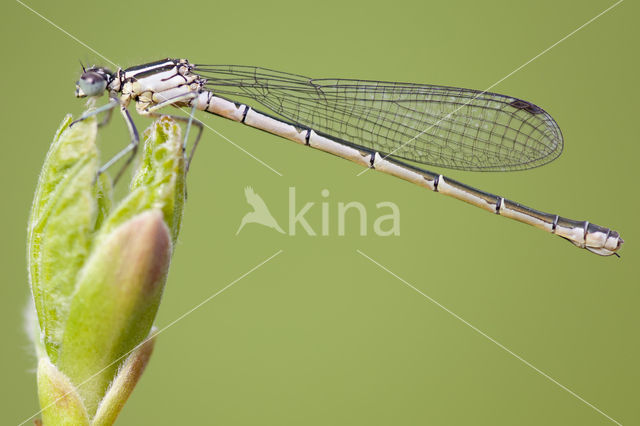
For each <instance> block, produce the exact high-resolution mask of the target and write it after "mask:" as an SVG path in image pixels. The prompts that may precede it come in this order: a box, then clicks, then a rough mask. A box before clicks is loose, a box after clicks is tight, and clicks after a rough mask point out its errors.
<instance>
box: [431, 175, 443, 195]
mask: <svg viewBox="0 0 640 426" xmlns="http://www.w3.org/2000/svg"><path fill="white" fill-rule="evenodd" d="M440 176H442V175H438V176H436V178H435V179H434V180H433V190H434V191H435V192H438V184H439V183H440Z"/></svg>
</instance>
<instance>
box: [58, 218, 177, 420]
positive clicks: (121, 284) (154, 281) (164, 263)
mask: <svg viewBox="0 0 640 426" xmlns="http://www.w3.org/2000/svg"><path fill="white" fill-rule="evenodd" d="M170 259H171V240H170V235H169V229H168V228H167V226H166V225H165V223H164V221H163V220H162V214H161V212H160V210H152V211H148V212H144V213H141V214H139V215H138V216H134V217H133V218H132V219H129V220H128V221H127V222H125V223H124V224H123V225H121V226H119V227H118V228H116V229H114V230H113V231H112V232H111V233H110V234H109V235H108V236H107V237H105V238H103V239H102V240H101V242H100V244H98V245H97V246H96V248H95V250H94V251H93V253H92V254H91V257H90V258H89V259H88V261H87V265H86V266H85V268H84V269H83V270H82V273H81V275H80V278H79V282H78V288H77V290H76V294H75V295H74V297H73V301H72V304H71V309H70V312H69V318H68V319H67V323H66V328H65V331H64V340H63V344H62V348H61V350H60V355H59V358H58V363H57V365H58V367H59V368H60V370H61V371H63V372H64V373H65V374H66V375H67V376H69V378H70V379H71V381H72V382H73V383H75V384H76V385H77V386H78V392H79V393H80V395H82V397H83V400H84V401H85V405H86V407H87V411H88V412H89V413H90V414H91V415H93V414H94V413H95V411H96V409H97V406H98V403H99V402H100V400H101V399H102V397H103V396H104V394H105V392H106V390H107V387H108V386H109V383H110V382H111V381H112V380H113V378H114V376H115V375H116V372H117V370H118V367H119V365H120V361H121V357H123V356H126V354H127V353H128V352H129V351H130V350H131V349H133V348H134V347H135V346H136V345H138V344H139V343H140V342H142V341H143V339H144V338H145V337H147V336H148V335H149V330H150V329H151V326H152V324H153V320H154V318H155V315H156V311H157V309H158V306H159V304H160V298H161V296H162V290H163V288H164V283H165V280H166V277H167V272H168V268H169V262H170Z"/></svg>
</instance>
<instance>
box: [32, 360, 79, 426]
mask: <svg viewBox="0 0 640 426" xmlns="http://www.w3.org/2000/svg"><path fill="white" fill-rule="evenodd" d="M38 397H39V398H40V406H41V407H42V419H43V423H44V425H45V426H66V425H69V426H82V425H87V426H88V425H89V416H88V415H87V411H86V410H85V408H84V405H83V404H82V399H81V398H80V395H79V394H78V392H77V390H76V388H75V387H74V386H73V384H72V383H71V381H70V380H69V379H68V378H67V377H66V376H65V375H64V374H62V373H61V372H60V371H59V370H58V369H57V368H56V367H55V366H54V365H53V364H51V362H50V361H49V359H48V358H47V357H42V358H40V361H39V362H38Z"/></svg>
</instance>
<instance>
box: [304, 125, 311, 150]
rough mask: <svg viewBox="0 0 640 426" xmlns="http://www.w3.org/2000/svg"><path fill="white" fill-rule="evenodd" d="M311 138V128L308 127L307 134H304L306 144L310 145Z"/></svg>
mask: <svg viewBox="0 0 640 426" xmlns="http://www.w3.org/2000/svg"><path fill="white" fill-rule="evenodd" d="M310 139H311V129H307V134H306V135H305V136H304V144H305V145H307V146H309V145H310V143H309V140H310Z"/></svg>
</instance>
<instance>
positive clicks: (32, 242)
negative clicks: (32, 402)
mask: <svg viewBox="0 0 640 426" xmlns="http://www.w3.org/2000/svg"><path fill="white" fill-rule="evenodd" d="M70 123H71V117H70V116H67V117H65V119H64V120H63V122H62V124H61V126H60V128H59V129H58V131H57V132H56V135H55V138H54V140H53V143H52V145H51V148H50V150H49V152H48V154H47V157H46V160H45V164H44V166H43V169H42V172H41V175H40V179H39V182H38V187H37V190H36V194H35V197H34V201H33V207H32V212H31V217H30V219H29V227H28V263H29V278H30V283H31V290H32V295H33V301H34V306H35V313H36V315H37V321H34V322H35V326H34V328H36V329H35V330H33V340H34V344H35V347H36V353H37V357H38V373H37V377H38V395H39V398H40V405H41V408H42V418H43V422H44V424H45V425H47V426H49V425H52V426H55V425H67V424H68V425H71V424H73V425H110V424H113V422H114V421H115V419H116V417H117V415H118V413H119V412H120V410H121V409H122V407H123V405H124V403H125V402H126V400H127V398H128V396H129V395H130V393H131V391H132V390H133V388H134V387H135V384H136V383H137V381H138V379H139V378H140V375H141V374H142V372H143V370H144V368H145V366H146V365H147V362H148V360H149V356H150V355H151V352H152V350H153V344H154V335H153V331H152V326H153V321H154V318H155V315H156V312H157V310H158V306H159V304H160V299H161V297H162V292H163V288H164V284H165V281H166V277H167V272H168V268H169V263H170V260H171V255H172V251H173V247H174V243H175V241H176V238H177V236H178V232H179V229H180V223H181V219H182V213H183V207H184V201H185V162H184V155H183V151H182V140H181V137H180V128H179V127H178V125H177V124H176V123H175V122H174V121H173V120H171V119H169V118H167V117H163V118H161V119H159V120H157V121H155V122H154V123H153V124H152V125H151V126H150V127H149V128H148V129H147V130H146V131H145V133H144V135H143V140H144V145H143V153H142V158H141V160H140V163H139V165H138V167H137V170H136V171H135V172H134V175H133V179H132V181H131V185H130V188H129V193H128V194H127V195H126V196H125V197H124V198H123V199H122V201H120V202H119V203H117V204H114V202H113V200H112V187H111V182H110V179H109V177H108V176H107V174H106V173H104V174H100V175H99V176H98V167H99V160H98V148H97V145H96V136H97V124H96V119H95V117H92V118H89V119H87V120H85V121H82V122H79V123H77V124H75V125H73V126H72V127H69V125H70Z"/></svg>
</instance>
